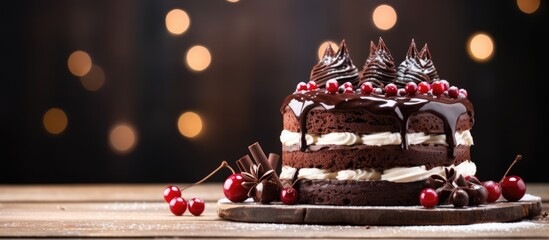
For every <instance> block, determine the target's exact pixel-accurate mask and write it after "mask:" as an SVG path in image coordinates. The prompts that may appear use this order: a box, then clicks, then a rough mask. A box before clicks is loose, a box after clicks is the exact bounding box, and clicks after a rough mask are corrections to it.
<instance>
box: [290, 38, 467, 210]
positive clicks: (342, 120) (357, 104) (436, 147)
mask: <svg viewBox="0 0 549 240" xmlns="http://www.w3.org/2000/svg"><path fill="white" fill-rule="evenodd" d="M281 113H282V115H283V131H282V134H281V136H280V140H281V142H282V165H283V167H282V172H281V174H280V178H281V179H283V180H284V181H285V182H286V184H289V183H294V182H295V185H294V186H295V188H296V189H297V190H298V192H299V200H298V201H299V203H302V204H322V205H350V206H363V205H369V206H395V205H419V200H418V194H419V192H420V191H421V190H422V189H423V188H425V187H426V184H427V179H428V178H429V176H431V175H433V174H441V173H444V169H445V168H454V169H455V171H456V172H457V173H459V174H462V175H464V176H467V175H474V174H475V172H476V166H475V164H474V163H473V162H472V161H471V156H470V146H471V145H472V144H473V139H472V137H471V133H470V130H471V128H472V126H473V123H474V110H473V106H472V104H471V102H470V101H469V99H468V98H467V92H466V91H465V90H464V89H458V88H457V87H454V86H452V87H450V86H449V83H448V81H446V80H442V79H440V78H439V75H438V73H437V71H436V68H435V66H434V64H433V61H432V57H431V53H430V51H429V49H428V47H427V45H425V46H424V47H423V48H422V49H421V50H420V51H418V50H417V48H416V45H415V43H414V41H413V40H412V43H411V44H410V47H409V50H408V53H407V55H406V58H405V60H404V61H403V62H402V63H401V64H400V65H398V67H397V66H396V65H395V62H394V59H393V57H392V56H391V53H390V51H389V49H388V47H387V46H386V45H385V43H384V42H383V40H382V39H381V38H380V40H379V42H378V44H377V45H375V44H374V43H373V42H371V43H370V54H369V56H368V59H367V60H366V62H365V64H364V67H363V69H362V71H360V72H359V71H358V69H357V68H356V67H355V65H354V64H353V62H352V60H351V59H350V57H349V51H348V49H347V46H346V44H345V41H342V42H341V44H340V46H339V50H338V51H337V52H334V50H333V49H332V48H331V47H330V45H328V47H327V48H326V51H325V54H324V57H323V58H322V59H321V60H320V61H319V62H318V64H316V65H315V66H314V67H313V69H312V71H311V75H310V81H309V82H308V83H304V82H302V83H299V84H298V87H297V89H296V92H294V93H292V94H290V95H289V96H287V97H286V99H285V100H284V102H283V104H282V107H281Z"/></svg>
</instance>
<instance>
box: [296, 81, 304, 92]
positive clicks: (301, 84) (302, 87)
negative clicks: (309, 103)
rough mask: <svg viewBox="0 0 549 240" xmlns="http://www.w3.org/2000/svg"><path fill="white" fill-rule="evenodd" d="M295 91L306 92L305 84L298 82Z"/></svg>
mask: <svg viewBox="0 0 549 240" xmlns="http://www.w3.org/2000/svg"><path fill="white" fill-rule="evenodd" d="M295 90H296V91H298V92H299V91H306V90H307V84H306V83H304V82H300V83H298V84H297V87H296V88H295Z"/></svg>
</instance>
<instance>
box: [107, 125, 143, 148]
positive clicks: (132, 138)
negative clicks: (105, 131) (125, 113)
mask: <svg viewBox="0 0 549 240" xmlns="http://www.w3.org/2000/svg"><path fill="white" fill-rule="evenodd" d="M109 143H110V145H111V147H112V149H113V150H114V151H115V152H116V153H121V154H124V153H128V152H131V151H132V150H133V149H134V148H135V145H136V143H137V132H136V131H135V129H134V128H133V127H132V126H131V125H130V124H128V123H119V124H117V125H115V126H114V127H113V128H112V129H111V131H110V133H109Z"/></svg>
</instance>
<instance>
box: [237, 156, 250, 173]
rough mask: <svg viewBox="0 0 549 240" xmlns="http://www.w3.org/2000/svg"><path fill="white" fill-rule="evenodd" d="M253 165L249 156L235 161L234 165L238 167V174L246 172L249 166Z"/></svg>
mask: <svg viewBox="0 0 549 240" xmlns="http://www.w3.org/2000/svg"><path fill="white" fill-rule="evenodd" d="M253 164H254V162H252V159H250V155H248V154H246V156H244V157H241V158H240V159H238V160H236V165H237V166H238V169H240V172H248V171H249V170H250V166H252V165H253Z"/></svg>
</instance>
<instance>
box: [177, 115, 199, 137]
mask: <svg viewBox="0 0 549 240" xmlns="http://www.w3.org/2000/svg"><path fill="white" fill-rule="evenodd" d="M202 126H203V124H202V118H201V117H200V115H198V114H197V113H195V112H185V113H183V114H181V115H180V116H179V119H178V120H177V128H178V129H179V132H180V133H181V135H183V136H185V137H188V138H193V137H196V136H197V135H198V134H199V133H200V132H201V131H202Z"/></svg>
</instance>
